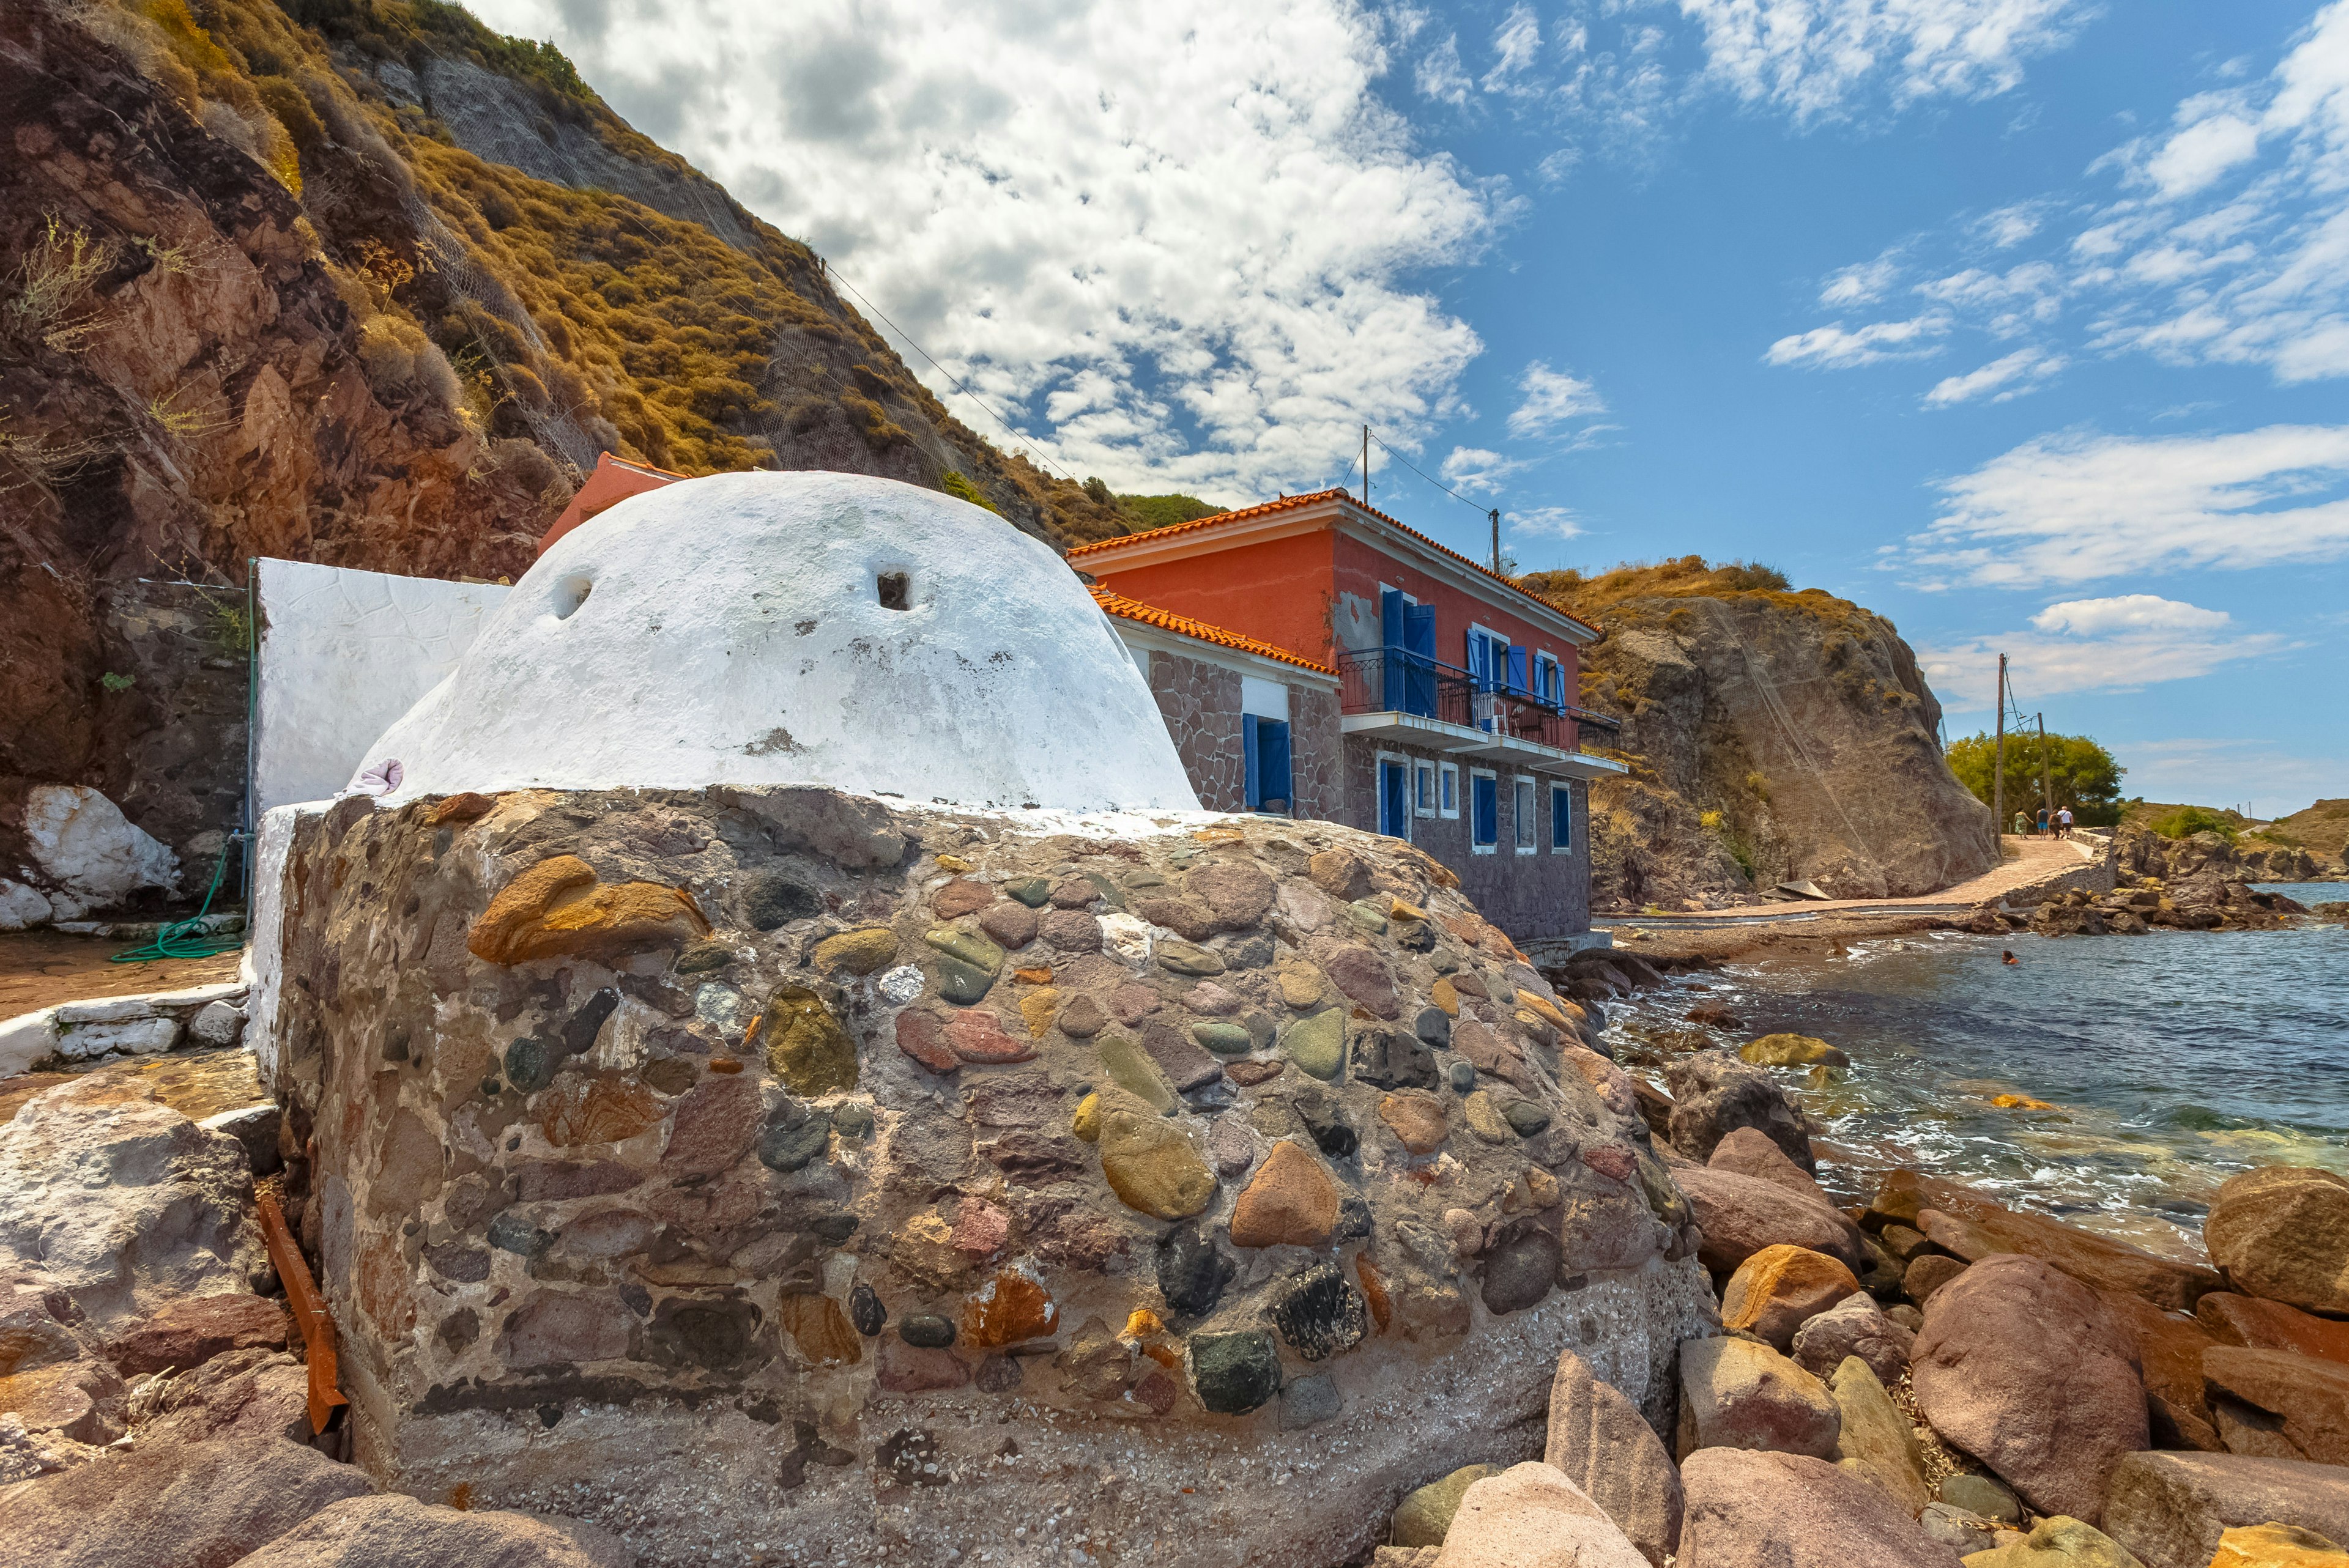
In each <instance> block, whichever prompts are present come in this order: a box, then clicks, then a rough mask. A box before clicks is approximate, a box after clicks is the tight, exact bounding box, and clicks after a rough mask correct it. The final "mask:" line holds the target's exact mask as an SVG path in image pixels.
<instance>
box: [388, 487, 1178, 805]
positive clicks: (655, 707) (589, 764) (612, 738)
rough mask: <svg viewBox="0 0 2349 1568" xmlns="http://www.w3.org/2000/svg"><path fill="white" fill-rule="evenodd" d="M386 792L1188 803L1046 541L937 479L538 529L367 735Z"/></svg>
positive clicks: (1120, 667)
mask: <svg viewBox="0 0 2349 1568" xmlns="http://www.w3.org/2000/svg"><path fill="white" fill-rule="evenodd" d="M394 761H397V762H398V764H399V765H400V768H399V772H400V782H399V783H398V786H397V787H396V788H395V789H393V790H391V791H390V792H389V793H388V802H389V803H397V802H398V801H400V800H405V799H411V798H414V797H417V796H422V795H445V794H450V793H454V792H457V791H460V790H478V791H495V790H501V789H609V788H616V787H626V786H634V787H640V788H683V789H691V788H698V787H701V786H705V785H711V784H731V785H763V784H817V785H827V786H831V787H833V788H836V789H849V790H855V791H859V792H863V793H872V794H883V795H892V796H898V797H903V798H904V799H906V800H908V801H909V802H914V803H931V802H936V803H950V804H954V805H960V806H977V807H986V808H993V809H998V810H1002V809H1018V808H1022V807H1039V806H1041V807H1052V808H1062V809H1067V810H1110V809H1120V808H1123V809H1162V810H1163V809H1173V810H1197V809H1198V806H1199V801H1198V797H1197V796H1196V795H1195V793H1194V792H1193V790H1192V788H1191V785H1190V783H1189V781H1188V779H1186V778H1185V774H1184V769H1183V763H1182V760H1181V759H1180V758H1178V757H1177V756H1176V755H1175V751H1174V746H1173V744H1172V743H1171V742H1170V741H1169V739H1168V738H1167V731H1166V727H1165V724H1164V721H1163V720H1162V719H1161V717H1160V716H1159V710H1158V707H1157V705H1156V703H1155V702H1154V700H1153V698H1152V696H1151V694H1150V691H1149V688H1148V687H1147V686H1145V685H1144V684H1143V679H1142V677H1141V676H1140V674H1139V673H1138V672H1137V671H1136V669H1135V668H1134V665H1133V661H1132V660H1131V659H1130V658H1129V657H1128V655H1127V654H1126V652H1125V649H1124V647H1123V645H1122V644H1121V643H1120V642H1119V641H1118V638H1117V636H1116V634H1114V633H1112V631H1111V629H1110V624H1109V621H1108V619H1107V617H1106V616H1104V615H1103V614H1102V611H1101V610H1100V608H1099V607H1098V606H1097V605H1096V604H1095V603H1093V601H1092V597H1091V596H1090V595H1088V594H1087V593H1086V592H1085V589H1084V586H1083V584H1082V583H1080V582H1079V581H1078V579H1077V578H1076V577H1075V576H1074V575H1073V574H1072V573H1071V572H1070V571H1069V570H1068V568H1067V566H1066V565H1065V564H1063V563H1062V562H1061V560H1060V559H1059V558H1058V557H1057V556H1055V555H1054V554H1053V553H1052V552H1051V551H1050V549H1049V548H1048V547H1046V546H1045V545H1043V544H1041V543H1040V542H1037V541H1036V540H1034V539H1031V538H1030V537H1028V536H1027V535H1025V534H1023V533H1020V532H1019V531H1017V530H1016V529H1013V528H1012V527H1010V526H1009V524H1008V523H1006V522H1004V521H1002V520H1001V519H1000V518H998V517H996V516H994V515H993V514H991V513H989V512H988V511H984V510H982V509H981V508H978V507H976V506H973V505H970V504H969V503H968V502H966V501H961V500H956V499H954V498H953V497H951V496H947V495H943V494H940V493H939V492H937V491H936V490H923V489H920V488H917V487H916V486H913V485H907V484H901V483H899V482H897V481H895V480H884V479H872V478H867V477H864V476H862V475H854V474H835V473H771V472H755V473H736V474H720V475H715V476H712V477H710V478H707V479H702V480H696V481H694V482H693V483H691V484H679V485H671V486H668V487H667V488H664V489H661V490H652V491H650V492H648V493H646V494H641V495H637V496H635V497H633V498H631V499H629V500H624V501H622V502H620V503H619V504H618V505H616V506H614V507H613V508H611V509H610V510H609V511H605V512H602V513H601V514H599V515H597V516H596V517H595V518H593V519H591V520H590V521H587V522H586V523H585V524H584V525H581V526H579V527H577V528H575V529H573V530H571V531H568V532H567V533H565V534H564V535H563V536H562V537H561V538H559V539H557V540H556V541H555V542H554V544H553V545H552V546H551V547H550V548H549V549H548V550H547V551H546V552H545V553H544V554H543V555H542V556H541V557H540V558H539V561H538V563H537V564H536V565H535V566H533V568H532V569H531V570H530V572H529V573H527V574H526V575H525V576H524V577H523V579H522V580H521V581H520V582H519V583H516V584H515V585H514V588H513V591H512V593H510V594H508V595H507V596H506V598H505V601H504V603H502V604H501V605H500V606H499V607H498V609H497V610H496V611H495V613H494V614H492V616H491V618H490V619H489V621H488V623H487V624H485V625H484V626H483V627H482V629H481V634H480V635H479V636H478V637H476V638H475V639H474V641H473V643H472V645H471V647H470V648H468V649H467V650H466V651H465V653H464V655H463V656H462V658H461V659H460V661H459V662H458V665H457V667H456V670H455V672H454V673H453V674H451V675H450V676H449V677H448V678H447V679H446V680H444V681H443V682H441V684H440V686H437V687H435V688H434V689H433V690H432V691H431V692H430V693H429V695H428V696H425V697H424V698H423V700H422V701H420V702H419V703H418V704H417V705H416V706H415V707H414V708H412V709H410V710H409V713H408V714H407V715H406V716H405V717H402V718H401V719H399V720H398V722H397V723H396V724H394V725H392V726H391V727H390V728H389V729H388V730H387V731H385V733H384V734H383V735H382V737H381V738H379V739H378V740H377V741H376V742H375V744H374V745H372V746H370V747H369V748H367V757H366V760H365V762H364V764H363V766H362V772H363V773H364V772H365V771H366V770H370V769H385V768H387V767H388V764H389V763H391V762H394Z"/></svg>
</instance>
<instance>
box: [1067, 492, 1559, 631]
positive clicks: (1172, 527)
mask: <svg viewBox="0 0 2349 1568" xmlns="http://www.w3.org/2000/svg"><path fill="white" fill-rule="evenodd" d="M1319 500H1342V501H1346V502H1348V503H1349V504H1350V505H1351V506H1353V508H1354V509H1355V510H1356V511H1365V512H1368V513H1370V515H1371V516H1372V517H1375V518H1377V519H1378V520H1379V521H1381V522H1383V523H1385V524H1386V525H1387V526H1388V527H1390V528H1392V529H1395V530H1397V531H1401V532H1403V533H1408V534H1409V535H1411V536H1412V537H1413V539H1416V540H1418V541H1419V542H1421V543H1422V544H1424V545H1426V546H1427V547H1428V548H1429V549H1431V550H1436V551H1441V552H1443V553H1444V554H1446V555H1448V556H1450V557H1451V558H1452V559H1453V560H1454V561H1456V562H1460V564H1461V565H1463V566H1465V567H1467V568H1468V569H1469V570H1470V571H1472V572H1475V573H1480V574H1482V575H1484V576H1486V577H1489V578H1491V579H1492V580H1493V581H1494V582H1495V583H1499V584H1500V585H1501V586H1502V587H1504V588H1506V589H1507V590H1508V591H1509V592H1510V593H1515V594H1516V595H1517V596H1518V597H1519V598H1521V599H1530V600H1531V601H1533V602H1534V603H1537V604H1538V605H1540V606H1541V607H1542V608H1543V609H1545V610H1547V611H1548V612H1549V613H1550V614H1553V615H1566V618H1567V619H1568V620H1569V621H1572V622H1573V623H1574V624H1576V625H1578V626H1581V627H1583V628H1585V629H1586V630H1588V632H1589V633H1590V634H1591V635H1592V636H1594V637H1595V636H1597V635H1598V634H1599V628H1598V627H1596V626H1593V625H1591V624H1590V623H1588V621H1585V620H1583V619H1582V618H1581V617H1580V616H1578V615H1567V614H1566V612H1565V611H1563V610H1561V609H1559V608H1558V607H1557V605H1555V604H1553V603H1550V602H1549V601H1548V600H1547V599H1545V598H1543V597H1542V596H1541V595H1540V594H1538V593H1526V591H1525V590H1524V589H1522V588H1520V587H1518V586H1517V585H1516V583H1512V582H1510V581H1509V580H1508V579H1507V578H1506V577H1504V576H1502V575H1501V574H1500V573H1497V572H1495V571H1494V570H1493V569H1492V568H1491V567H1489V566H1485V565H1481V564H1479V563H1478V562H1476V561H1475V560H1473V559H1472V558H1470V557H1468V556H1465V555H1463V554H1461V553H1460V552H1458V551H1456V550H1454V549H1453V548H1452V547H1451V546H1450V545H1448V544H1441V543H1438V542H1436V541H1434V540H1433V539H1430V538H1428V537H1427V535H1425V534H1423V533H1422V532H1420V531H1419V530H1417V529H1415V528H1413V527H1412V526H1411V525H1410V524H1409V523H1407V522H1403V521H1401V520H1400V519H1397V518H1392V517H1389V516H1388V515H1387V514H1386V513H1385V512H1382V511H1380V510H1379V509H1378V508H1376V507H1374V506H1364V505H1363V504H1362V503H1361V501H1360V500H1356V499H1355V497H1354V493H1353V491H1351V490H1315V491H1314V492H1313V493H1312V494H1310V495H1285V496H1282V497H1281V498H1280V499H1279V500H1268V501H1263V502H1260V503H1259V504H1257V505H1256V506H1248V507H1242V508H1241V509H1240V510H1239V511H1219V512H1217V513H1216V515H1215V516H1213V517H1198V518H1193V519H1192V520H1191V521H1189V522H1171V523H1168V524H1167V525H1166V526H1165V527H1164V528H1153V529H1145V530H1144V531H1142V532H1140V533H1129V534H1125V535H1123V536H1122V537H1120V538H1117V539H1104V540H1101V541H1099V542H1095V543H1092V544H1080V545H1078V546H1077V547H1076V548H1075V549H1073V550H1071V551H1070V552H1069V555H1070V558H1071V560H1073V559H1075V558H1076V557H1077V556H1080V555H1092V554H1096V553H1098V552H1101V551H1104V550H1115V549H1117V548H1119V547H1120V546H1121V545H1126V544H1131V543H1133V542H1134V541H1136V540H1139V539H1164V538H1166V537H1168V536H1169V535H1171V534H1177V533H1195V532H1197V531H1200V530H1201V529H1207V528H1220V527H1221V526H1223V525H1224V524H1225V523H1227V522H1245V521H1247V520H1248V519H1250V518H1256V517H1267V516H1269V515H1271V514H1272V513H1274V512H1277V511H1294V510H1295V509H1297V508H1298V507H1300V506H1309V505H1311V504H1312V503H1313V502H1315V501H1319Z"/></svg>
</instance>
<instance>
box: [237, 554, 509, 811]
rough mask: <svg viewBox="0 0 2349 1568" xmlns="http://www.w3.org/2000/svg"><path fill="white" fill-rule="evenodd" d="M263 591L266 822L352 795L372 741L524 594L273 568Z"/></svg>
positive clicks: (298, 565)
mask: <svg viewBox="0 0 2349 1568" xmlns="http://www.w3.org/2000/svg"><path fill="white" fill-rule="evenodd" d="M259 591H260V598H261V653H260V659H261V676H260V692H259V695H258V698H257V707H258V714H257V718H258V725H259V727H258V730H257V732H256V736H255V740H254V812H255V814H256V815H258V814H261V813H264V812H267V811H270V810H274V809H275V808H276V807H279V806H286V805H291V804H293V803H294V802H295V801H297V800H319V799H326V797H328V796H331V795H334V794H336V792H338V791H339V790H341V789H342V788H343V786H344V785H345V784H347V782H349V780H350V778H351V775H352V774H354V773H355V772H357V770H358V769H359V768H360V767H361V765H362V763H363V761H364V759H365V758H366V754H367V745H368V743H369V742H371V741H373V740H374V739H375V738H376V737H377V736H378V735H380V734H382V733H383V731H384V728H385V727H386V726H388V725H389V724H391V723H392V722H393V721H394V720H396V719H398V717H399V716H400V715H401V714H403V713H406V712H407V711H408V710H409V708H410V707H414V706H415V704H416V701H417V699H418V698H419V697H421V696H423V695H424V694H425V693H427V692H429V691H430V690H431V689H432V688H433V687H434V686H438V685H439V684H440V682H441V681H442V680H443V679H445V678H446V677H447V676H448V674H449V672H450V670H452V669H454V668H456V667H457V661H458V659H459V657H460V655H463V653H464V652H465V650H466V649H467V648H469V647H471V645H472V642H473V639H474V637H475V636H477V635H478V634H480V632H481V627H482V625H483V624H485V623H486V622H487V620H488V619H489V615H490V613H491V612H492V610H494V609H495V608H496V607H497V606H498V604H499V603H501V602H502V600H503V599H504V598H505V596H506V595H507V594H508V593H512V589H510V588H504V587H501V586H499V585H497V584H496V583H444V582H441V581H440V580H438V579H435V578H429V577H395V576H392V575H390V574H389V573H382V572H358V571H354V570H352V569H350V568H348V567H342V566H313V565H310V564H307V563H305V562H298V561H267V560H264V561H263V562H261V563H260V584H259Z"/></svg>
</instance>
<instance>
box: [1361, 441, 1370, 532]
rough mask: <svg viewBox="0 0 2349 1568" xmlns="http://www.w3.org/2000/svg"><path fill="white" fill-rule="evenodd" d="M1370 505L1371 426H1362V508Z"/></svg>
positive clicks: (1368, 508)
mask: <svg viewBox="0 0 2349 1568" xmlns="http://www.w3.org/2000/svg"><path fill="white" fill-rule="evenodd" d="M1370 507H1371V428H1370V427H1369V426H1368V425H1365V426H1363V427H1362V510H1363V511H1369V510H1370Z"/></svg>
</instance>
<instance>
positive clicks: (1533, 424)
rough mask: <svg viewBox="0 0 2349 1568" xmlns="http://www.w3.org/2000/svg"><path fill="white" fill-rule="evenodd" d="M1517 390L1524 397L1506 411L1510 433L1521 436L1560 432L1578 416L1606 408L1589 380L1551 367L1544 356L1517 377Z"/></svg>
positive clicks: (1587, 416) (1526, 437) (1523, 438)
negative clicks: (1511, 409) (1511, 408)
mask: <svg viewBox="0 0 2349 1568" xmlns="http://www.w3.org/2000/svg"><path fill="white" fill-rule="evenodd" d="M1517 390H1518V391H1520V392H1522V393H1524V394H1525V400H1524V401H1523V402H1521V403H1519V404H1518V405H1517V406H1516V408H1515V409H1514V410H1513V411H1512V412H1511V413H1510V415H1509V434H1510V435H1512V436H1515V437H1516V438H1519V439H1520V440H1525V439H1530V438H1534V437H1537V436H1556V435H1559V434H1561V433H1563V432H1564V431H1565V429H1566V427H1567V426H1568V425H1569V424H1572V423H1573V422H1574V421H1576V420H1578V419H1587V418H1589V417H1590V416H1591V415H1593V414H1604V413H1605V412H1607V402H1606V399H1605V398H1603V397H1599V392H1598V389H1597V388H1595V387H1592V386H1591V384H1590V383H1589V382H1588V381H1585V380H1584V379H1582V377H1578V376H1573V375H1569V374H1568V373H1567V372H1566V371H1563V370H1552V369H1551V368H1550V367H1549V366H1548V364H1547V362H1546V361H1544V360H1539V359H1537V360H1535V361H1534V362H1533V363H1532V364H1530V365H1528V366H1526V369H1525V374H1524V375H1522V376H1520V377H1517ZM1582 434H1583V435H1586V436H1587V435H1588V434H1589V431H1588V430H1585V431H1583V432H1582Z"/></svg>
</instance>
